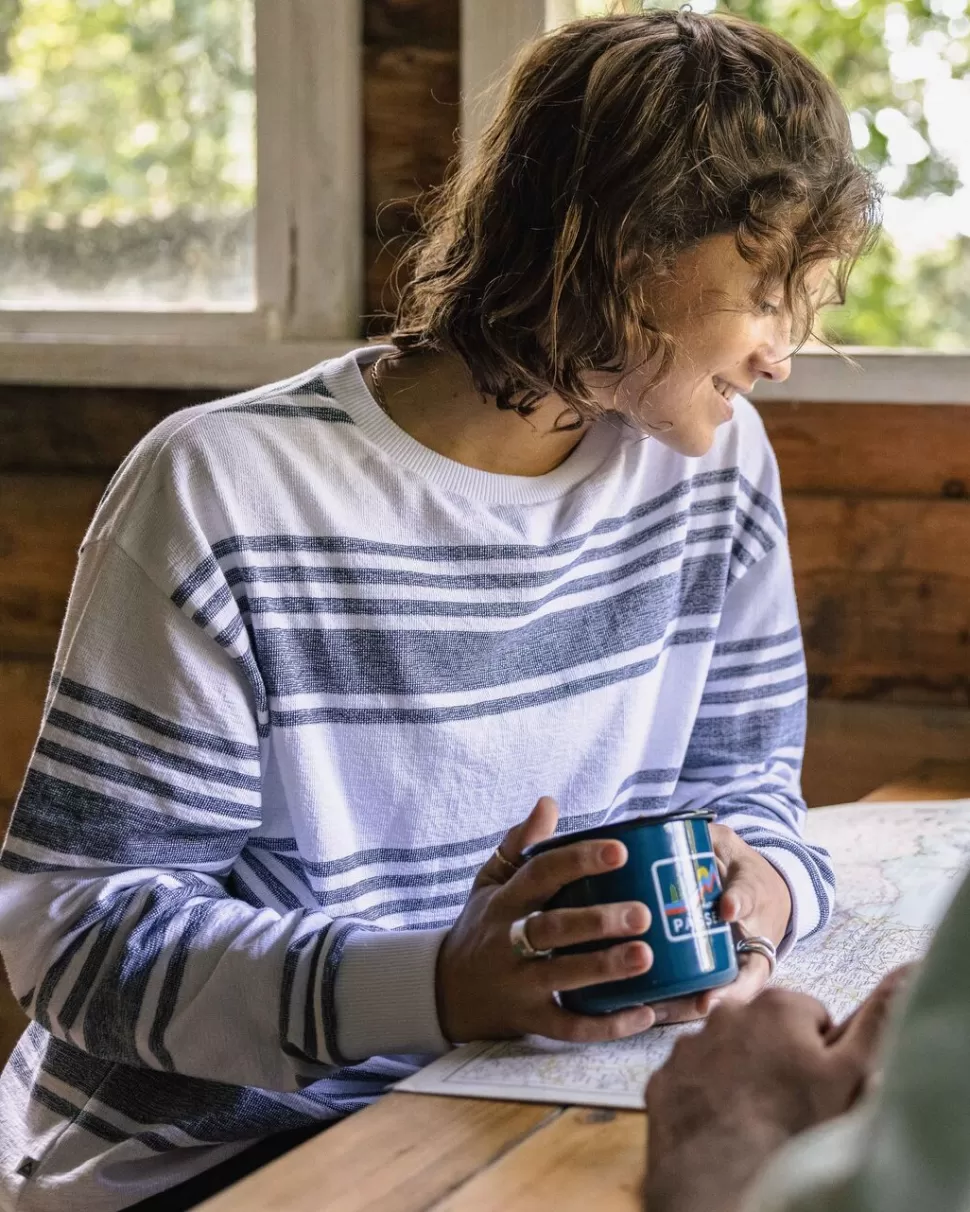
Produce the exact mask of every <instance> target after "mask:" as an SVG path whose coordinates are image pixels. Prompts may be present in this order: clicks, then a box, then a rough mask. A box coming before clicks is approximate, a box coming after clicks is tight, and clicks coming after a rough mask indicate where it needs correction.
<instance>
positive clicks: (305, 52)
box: [0, 0, 970, 404]
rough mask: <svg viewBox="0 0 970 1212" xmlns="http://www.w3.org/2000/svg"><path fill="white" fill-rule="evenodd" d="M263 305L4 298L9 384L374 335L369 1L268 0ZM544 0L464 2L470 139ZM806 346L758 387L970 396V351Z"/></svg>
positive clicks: (298, 354)
mask: <svg viewBox="0 0 970 1212" xmlns="http://www.w3.org/2000/svg"><path fill="white" fill-rule="evenodd" d="M255 5H256V90H257V106H256V114H257V119H256V124H257V178H258V180H257V219H256V231H257V256H256V279H257V300H258V306H257V308H256V309H255V310H254V311H251V312H249V311H241V310H237V311H232V310H225V311H206V312H195V313H190V312H185V311H176V310H174V309H171V310H167V311H164V310H157V311H148V310H146V311H139V312H130V311H124V312H122V311H116V312H106V311H103V312H98V311H77V312H61V311H33V312H25V311H19V312H15V311H0V383H4V382H5V383H40V384H51V385H56V384H77V385H81V386H119V387H125V386H130V387H185V388H214V389H220V388H225V389H226V390H227V391H231V390H236V389H239V388H244V387H251V386H254V385H256V384H259V383H267V382H271V381H273V380H274V379H280V378H284V377H285V376H287V375H289V374H292V373H294V372H296V371H298V370H301V369H303V368H305V367H307V366H311V365H313V364H314V363H315V362H318V361H321V360H322V359H324V358H327V357H332V356H334V355H336V354H338V353H343V352H345V351H346V350H348V349H351V348H353V347H354V346H355V345H358V344H360V343H361V341H362V338H361V336H360V315H361V311H362V308H363V276H364V275H363V270H364V249H363V221H362V220H363V176H364V164H363V145H362V144H363V138H362V129H363V121H362V102H361V64H362V45H361V44H362V13H361V9H362V4H361V2H360V0H255ZM545 14H546V3H545V0H461V31H462V33H461V74H462V90H461V91H462V115H461V122H462V131H463V144H464V146H465V147H466V148H467V147H470V146H471V145H473V143H474V141H475V139H476V138H477V136H478V133H479V132H480V131H481V129H482V127H483V125H484V123H485V121H486V119H487V114H488V106H489V104H490V98H491V95H492V93H493V91H494V86H495V85H496V82H497V81H499V80H500V79H501V77H502V75H503V74H504V72H505V71H506V70H507V68H508V66H509V64H510V62H511V60H512V58H513V57H514V55H515V53H516V52H517V51H518V50H519V48H520V47H521V46H522V45H523V43H524V42H526V41H527V40H528V39H529V38H531V37H533V36H534V35H535V34H536V33H538V32H539V31H540V30H541V29H543V28H544V26H545ZM845 352H846V353H848V354H850V355H851V356H852V358H853V359H854V362H855V363H856V365H852V364H850V363H847V362H846V361H845V360H844V359H843V358H841V357H839V356H838V355H837V354H833V353H830V352H829V351H827V350H814V349H813V350H806V351H805V352H804V353H802V354H800V355H799V356H798V357H797V358H796V359H795V363H794V368H793V371H792V375H791V378H790V379H789V380H788V382H786V383H783V384H761V385H760V386H759V388H758V397H759V398H764V399H779V400H785V399H787V400H811V401H818V402H833V403H853V402H858V403H865V402H872V403H885V404H892V403H898V404H935V403H939V404H970V352H967V353H963V352H959V353H936V352H929V351H927V350H920V349H873V348H868V347H866V348H859V349H846V350H845Z"/></svg>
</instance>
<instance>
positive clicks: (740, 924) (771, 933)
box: [655, 825, 792, 1023]
mask: <svg viewBox="0 0 970 1212" xmlns="http://www.w3.org/2000/svg"><path fill="white" fill-rule="evenodd" d="M711 840H712V842H713V845H714V854H715V856H716V857H717V865H718V869H719V870H720V873H721V882H722V884H723V888H724V891H723V892H722V894H721V901H720V905H719V907H718V911H719V913H720V916H721V918H722V920H724V921H726V922H730V923H731V924H732V925H733V926H735V927H737V929H738V930H739V931H740V932H741V933H743V934H745V935H747V936H749V937H751V936H753V935H763V936H764V937H765V938H770V939H771V941H772V942H773V943H774V944H775V945H776V946H777V945H778V944H779V943H780V942H781V940H782V939H783V938H784V937H785V931H786V930H787V929H788V922H789V919H790V918H791V911H792V903H791V893H790V892H789V891H788V885H787V883H786V882H785V880H784V879H783V878H782V876H781V875H779V873H778V871H777V870H776V869H775V868H774V867H773V866H772V865H771V863H769V862H768V860H767V859H766V858H764V857H763V856H762V855H760V854H759V853H758V851H757V850H755V849H754V848H753V847H751V846H749V845H748V843H747V842H745V841H742V839H741V838H739V837H738V835H737V834H736V833H735V832H734V830H733V829H729V828H728V827H727V826H726V825H712V826H711ZM769 974H770V969H769V966H768V961H767V960H766V959H765V958H764V956H762V955H757V954H754V953H752V952H748V953H747V954H744V955H739V956H738V978H737V980H736V981H734V982H733V983H732V984H730V985H722V986H721V988H720V989H709V990H708V991H707V992H706V993H701V994H699V995H698V996H696V997H687V998H681V999H680V1000H678V1001H673V1002H664V1003H661V1004H659V1005H657V1006H656V1007H655V1010H656V1021H657V1022H658V1023H678V1022H685V1021H687V1020H688V1019H693V1018H704V1017H706V1016H707V1014H709V1013H710V1010H711V1008H712V1006H714V1005H716V1004H717V1003H719V1002H750V1001H751V999H752V998H753V997H756V996H757V995H758V993H760V992H761V990H762V988H763V987H764V985H765V984H766V982H767V980H768V976H769Z"/></svg>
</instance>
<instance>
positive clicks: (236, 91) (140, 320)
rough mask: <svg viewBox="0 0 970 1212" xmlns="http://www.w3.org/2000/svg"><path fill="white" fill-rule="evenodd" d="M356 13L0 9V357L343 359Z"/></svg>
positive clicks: (44, 2)
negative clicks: (201, 349)
mask: <svg viewBox="0 0 970 1212" xmlns="http://www.w3.org/2000/svg"><path fill="white" fill-rule="evenodd" d="M359 10H360V5H358V4H356V3H346V2H345V0H72V2H71V3H65V2H64V0H0V147H2V149H3V153H2V157H0V336H2V337H5V338H6V344H5V347H4V351H3V353H2V354H0V361H9V360H10V359H11V358H12V359H13V361H15V362H16V361H17V359H18V357H20V358H22V357H23V351H22V350H21V351H20V353H17V352H11V348H10V346H11V345H12V344H14V342H13V340H12V339H13V338H17V337H19V338H21V343H23V340H24V339H26V340H28V341H29V340H36V341H40V342H42V343H43V344H44V348H45V349H46V350H47V352H48V353H49V352H50V350H51V348H52V343H51V339H52V338H58V339H59V341H60V342H71V341H74V342H77V343H83V342H85V341H91V340H92V339H93V340H97V341H101V342H102V343H104V342H111V341H133V342H142V343H145V342H159V341H161V342H178V343H179V344H180V346H181V345H187V346H189V347H196V346H202V345H205V344H206V343H208V344H209V345H210V346H219V347H220V348H221V347H226V346H232V345H235V346H236V350H235V353H236V357H237V359H238V358H240V357H242V356H243V353H244V351H245V357H247V358H249V359H250V361H252V349H253V347H254V345H255V346H258V347H274V346H276V347H278V346H281V345H285V344H286V343H287V342H295V341H314V342H318V343H319V342H326V341H327V340H328V339H330V340H332V341H333V340H335V341H337V342H339V343H340V346H341V348H346V347H347V346H348V345H349V344H350V343H351V341H352V339H353V338H354V337H356V335H357V331H358V325H359V313H360V309H361V280H362V270H363V265H362V261H363V254H362V233H361V226H362V224H361V216H362V205H361V198H362V184H361V178H362V165H361V147H360V144H361V121H360V55H361V29H360V11H359ZM104 352H105V346H104V344H102V346H101V355H100V356H102V357H103V356H104ZM271 361H272V359H271ZM272 364H273V365H274V366H275V365H276V364H277V362H273V363H272ZM301 364H307V355H306V354H301V357H300V359H299V360H298V362H297V363H296V365H301ZM296 365H294V369H295V368H296ZM82 377H83V376H82ZM249 377H250V376H249V373H248V371H242V372H241V373H240V378H241V380H242V381H245V380H246V379H247V378H249Z"/></svg>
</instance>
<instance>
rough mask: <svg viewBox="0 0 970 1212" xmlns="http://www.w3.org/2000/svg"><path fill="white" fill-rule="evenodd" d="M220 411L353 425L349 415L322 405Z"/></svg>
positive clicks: (246, 406)
mask: <svg viewBox="0 0 970 1212" xmlns="http://www.w3.org/2000/svg"><path fill="white" fill-rule="evenodd" d="M222 411H224V412H242V413H250V414H252V415H254V416H260V417H308V418H310V419H311V420H313V421H325V422H328V423H329V424H332V425H341V424H343V425H353V423H354V419H353V417H352V416H351V415H350V413H348V412H344V411H343V409H342V408H327V407H325V406H323V405H321V406H320V407H319V408H314V407H313V406H312V405H308V404H284V403H283V402H279V403H276V404H270V403H265V404H260V403H256V404H236V405H234V406H233V407H232V408H226V409H223V410H222Z"/></svg>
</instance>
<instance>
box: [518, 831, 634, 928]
mask: <svg viewBox="0 0 970 1212" xmlns="http://www.w3.org/2000/svg"><path fill="white" fill-rule="evenodd" d="M626 860H627V849H626V846H624V845H623V843H622V842H615V841H604V840H600V841H594V842H574V843H573V844H572V845H571V846H562V847H561V848H560V849H558V850H550V851H548V853H546V854H539V855H537V856H536V857H535V858H534V859H530V860H529V862H528V863H526V865H525V866H524V867H523V868H522V869H521V870H520V871H517V872H516V873H515V875H514V876H513V877H512V878H511V879H510V880H509V881H508V883H507V884H506V885H505V887H504V888H503V889H502V890H501V892H500V893H498V894H497V896H501V897H502V903H503V906H504V907H506V908H508V909H510V910H512V911H513V912H515V913H516V914H517V915H518V914H520V913H531V912H532V911H533V910H535V909H541V908H542V907H543V905H545V904H546V902H547V901H548V900H550V898H551V897H553V896H555V894H556V893H557V892H558V891H559V889H560V888H562V887H563V886H564V885H566V884H571V883H573V882H574V881H575V880H581V879H584V878H585V877H587V876H590V875H600V874H602V873H603V872H604V871H613V870H615V869H616V868H617V867H622V866H623V864H624V863H625V862H626Z"/></svg>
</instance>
